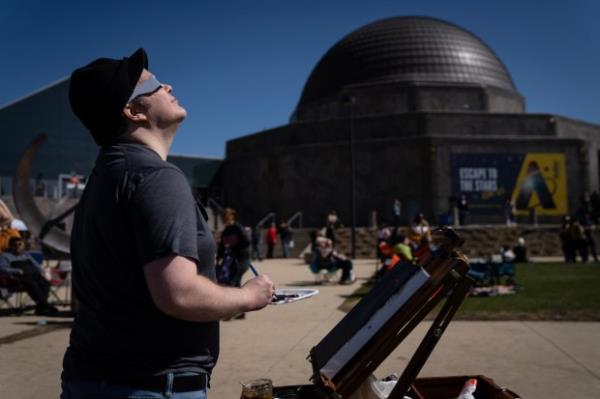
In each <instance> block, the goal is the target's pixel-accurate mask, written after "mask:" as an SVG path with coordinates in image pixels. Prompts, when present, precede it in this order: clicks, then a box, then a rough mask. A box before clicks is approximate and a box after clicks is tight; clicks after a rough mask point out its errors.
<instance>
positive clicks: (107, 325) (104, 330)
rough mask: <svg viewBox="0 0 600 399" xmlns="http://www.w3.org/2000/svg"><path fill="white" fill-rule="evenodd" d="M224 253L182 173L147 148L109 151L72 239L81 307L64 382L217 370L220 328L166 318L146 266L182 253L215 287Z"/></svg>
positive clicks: (123, 147)
mask: <svg viewBox="0 0 600 399" xmlns="http://www.w3.org/2000/svg"><path fill="white" fill-rule="evenodd" d="M215 247H216V246H215V242H214V239H213V236H212V234H211V232H210V230H209V228H208V226H207V224H206V212H205V210H204V208H203V207H202V205H200V204H198V203H196V201H195V200H194V197H193V194H192V191H191V188H190V186H189V184H188V182H187V180H186V178H185V176H184V175H183V173H182V172H181V171H180V170H179V169H178V168H177V167H176V166H174V165H172V164H170V163H168V162H165V161H163V160H162V159H161V158H160V157H159V155H158V154H157V153H155V152H154V151H152V150H150V149H149V148H147V147H145V146H143V145H140V144H132V143H119V144H115V145H111V146H106V147H103V148H102V149H101V150H100V153H99V155H98V158H97V160H96V165H95V167H94V170H93V172H92V175H91V176H90V178H89V179H88V182H87V185H86V188H85V191H84V193H83V195H82V197H81V201H80V202H79V206H78V207H77V210H76V213H75V219H74V224H73V231H72V233H71V257H72V263H73V272H72V273H73V289H74V292H75V295H76V296H77V298H78V299H79V302H80V306H79V309H78V312H77V315H76V317H75V321H74V325H73V329H72V331H71V338H70V345H69V348H68V349H67V352H66V353H65V357H64V361H63V375H62V378H63V379H65V380H103V379H106V380H110V379H120V380H122V379H124V378H130V379H143V378H147V377H148V376H150V375H161V374H165V373H168V372H171V371H181V372H188V371H194V372H198V371H204V372H208V373H210V372H211V370H212V368H213V367H214V365H215V362H216V361H217V357H218V353H219V323H218V322H217V321H215V322H189V321H184V320H180V319H176V318H174V317H171V316H168V315H166V314H164V313H162V312H161V311H160V310H159V309H158V308H157V307H156V305H155V304H154V302H153V300H152V298H151V295H150V292H149V290H148V287H147V285H146V280H145V277H144V268H143V267H144V265H145V264H147V263H148V262H151V261H153V260H156V259H159V258H161V257H164V256H166V255H169V254H178V255H181V256H185V257H187V258H189V259H192V260H193V261H195V262H196V264H197V267H198V273H199V274H202V275H204V276H206V277H208V278H210V279H211V280H213V281H214V280H215V265H214V259H215Z"/></svg>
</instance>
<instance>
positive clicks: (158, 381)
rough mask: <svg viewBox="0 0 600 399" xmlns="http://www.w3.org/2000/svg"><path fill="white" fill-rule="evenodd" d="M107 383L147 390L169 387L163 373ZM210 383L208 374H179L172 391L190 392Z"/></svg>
mask: <svg viewBox="0 0 600 399" xmlns="http://www.w3.org/2000/svg"><path fill="white" fill-rule="evenodd" d="M106 383H107V384H110V385H121V386H124V387H128V388H134V389H143V390H147V391H158V392H164V391H165V389H166V388H167V376H166V375H161V376H156V377H150V378H147V379H143V380H113V379H110V380H107V381H106ZM207 385H208V375H206V374H197V375H186V376H177V375H175V376H174V378H173V385H172V386H171V391H173V392H190V391H200V390H202V389H206V387H207Z"/></svg>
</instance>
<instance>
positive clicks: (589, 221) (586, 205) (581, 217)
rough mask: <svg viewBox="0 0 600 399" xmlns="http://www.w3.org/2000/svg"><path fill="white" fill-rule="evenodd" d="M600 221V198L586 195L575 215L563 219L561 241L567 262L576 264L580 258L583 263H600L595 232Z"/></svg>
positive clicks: (595, 195) (596, 194)
mask: <svg viewBox="0 0 600 399" xmlns="http://www.w3.org/2000/svg"><path fill="white" fill-rule="evenodd" d="M599 220H600V196H599V195H598V193H596V192H595V193H593V194H592V195H590V194H589V193H587V192H586V193H584V194H583V196H582V198H581V201H580V204H579V207H578V208H577V211H576V212H575V215H574V216H570V215H568V216H565V217H564V218H563V223H562V227H561V230H560V241H561V245H562V251H563V256H564V259H565V262H567V263H576V262H577V257H578V256H579V259H580V260H581V262H582V263H587V262H589V261H591V260H593V261H594V262H598V254H597V251H596V239H595V237H594V230H595V228H596V224H597V223H598V221H599Z"/></svg>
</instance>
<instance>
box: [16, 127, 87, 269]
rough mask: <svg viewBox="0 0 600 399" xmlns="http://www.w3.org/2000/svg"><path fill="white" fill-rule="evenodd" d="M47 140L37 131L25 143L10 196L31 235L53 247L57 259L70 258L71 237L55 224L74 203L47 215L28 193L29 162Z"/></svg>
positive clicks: (43, 243)
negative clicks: (32, 138) (33, 138)
mask: <svg viewBox="0 0 600 399" xmlns="http://www.w3.org/2000/svg"><path fill="white" fill-rule="evenodd" d="M46 139H47V136H46V135H45V134H43V133H42V134H40V135H39V136H37V137H36V138H35V140H33V142H31V144H29V145H28V146H27V148H26V149H25V151H24V152H23V154H21V157H20V158H19V162H18V163H17V172H16V174H15V179H14V182H13V199H14V201H15V207H16V208H17V211H18V212H19V217H20V218H21V219H22V220H23V221H24V222H25V224H26V225H27V228H28V229H29V231H31V233H32V234H33V235H35V236H36V237H38V238H39V239H40V241H41V243H42V245H44V246H46V247H47V248H49V249H51V250H53V251H54V252H55V253H56V254H55V255H58V257H60V258H69V254H70V242H71V236H70V235H69V234H68V233H67V232H65V231H63V230H61V229H59V228H58V227H57V226H56V225H57V224H58V223H60V222H61V221H62V220H63V219H65V218H66V217H67V216H69V215H70V214H71V213H72V212H73V211H74V210H75V207H76V206H77V205H74V206H72V207H70V208H69V209H67V210H66V211H64V212H61V213H60V215H58V216H56V217H54V218H51V219H49V218H47V217H46V216H44V214H43V213H42V212H41V211H40V209H39V208H38V206H37V204H36V203H35V200H34V198H33V194H32V192H31V186H30V184H29V182H30V176H31V163H32V161H33V159H34V156H35V154H36V152H37V149H38V147H39V146H40V145H42V144H43V143H44V142H45V141H46Z"/></svg>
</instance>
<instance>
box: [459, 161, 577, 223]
mask: <svg viewBox="0 0 600 399" xmlns="http://www.w3.org/2000/svg"><path fill="white" fill-rule="evenodd" d="M450 164H451V165H450V166H451V176H452V178H451V180H452V192H453V194H454V195H455V196H459V195H463V194H464V195H465V196H466V197H467V201H468V202H469V210H470V211H471V212H472V213H477V214H496V213H501V212H503V210H504V209H505V204H506V203H507V200H512V201H513V202H514V204H515V206H516V209H517V214H521V215H525V214H527V213H529V210H530V209H531V208H535V209H536V212H537V214H538V215H548V216H557V215H565V214H567V213H568V208H567V175H566V160H565V155H564V154H559V153H527V154H451V156H450Z"/></svg>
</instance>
